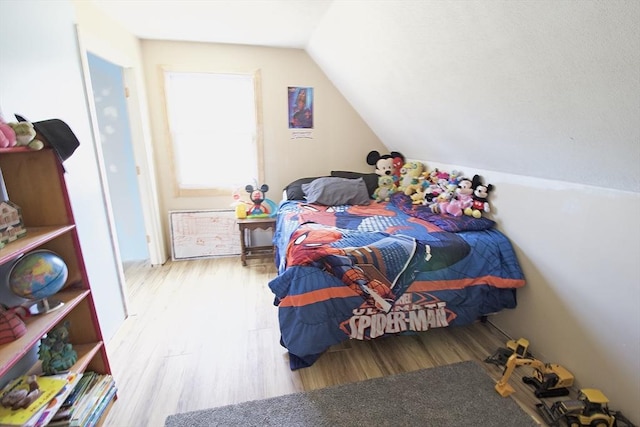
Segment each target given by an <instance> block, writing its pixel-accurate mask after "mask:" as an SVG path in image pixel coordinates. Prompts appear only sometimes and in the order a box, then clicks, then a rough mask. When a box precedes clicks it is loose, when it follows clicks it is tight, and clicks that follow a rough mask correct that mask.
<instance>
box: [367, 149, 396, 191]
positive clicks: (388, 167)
mask: <svg viewBox="0 0 640 427" xmlns="http://www.w3.org/2000/svg"><path fill="white" fill-rule="evenodd" d="M367 164H369V165H371V166H375V167H376V174H378V175H380V176H383V175H389V176H391V177H393V181H394V183H395V184H396V186H397V185H398V182H399V181H400V175H401V172H400V170H401V168H402V165H404V156H403V155H402V154H400V153H398V152H397V151H392V152H391V153H389V154H382V155H381V154H380V153H379V152H377V151H370V152H369V154H367Z"/></svg>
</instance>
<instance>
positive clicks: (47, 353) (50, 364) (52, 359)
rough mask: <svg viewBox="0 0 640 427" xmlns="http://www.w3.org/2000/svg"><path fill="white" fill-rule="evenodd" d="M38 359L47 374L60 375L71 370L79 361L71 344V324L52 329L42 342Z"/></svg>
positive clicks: (66, 323)
mask: <svg viewBox="0 0 640 427" xmlns="http://www.w3.org/2000/svg"><path fill="white" fill-rule="evenodd" d="M38 358H39V359H40V360H41V361H42V371H43V372H44V373H45V374H48V375H51V374H59V373H61V372H65V371H67V370H69V368H70V367H71V366H73V364H74V363H76V361H77V360H78V354H77V353H76V351H75V350H74V349H73V347H72V346H71V344H70V343H69V322H64V324H62V325H60V326H58V327H57V328H55V329H52V330H51V331H50V332H49V333H48V334H47V335H46V336H45V337H44V338H42V339H41V340H40V349H39V350H38Z"/></svg>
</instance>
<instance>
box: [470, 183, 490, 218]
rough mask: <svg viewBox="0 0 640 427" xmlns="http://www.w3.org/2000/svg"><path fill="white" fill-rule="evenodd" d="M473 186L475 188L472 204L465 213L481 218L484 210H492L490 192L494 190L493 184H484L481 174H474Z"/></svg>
mask: <svg viewBox="0 0 640 427" xmlns="http://www.w3.org/2000/svg"><path fill="white" fill-rule="evenodd" d="M471 186H472V188H473V196H472V198H473V201H472V204H471V206H470V207H468V208H466V209H465V210H464V213H465V215H469V216H472V217H474V218H480V217H482V213H483V212H491V207H490V206H489V201H488V198H489V192H491V190H493V185H491V184H484V183H483V182H482V178H481V177H480V175H474V176H473V179H472V183H471Z"/></svg>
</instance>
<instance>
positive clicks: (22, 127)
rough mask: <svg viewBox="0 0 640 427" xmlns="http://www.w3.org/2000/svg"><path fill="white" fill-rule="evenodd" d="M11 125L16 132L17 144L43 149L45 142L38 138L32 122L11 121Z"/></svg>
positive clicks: (33, 148)
mask: <svg viewBox="0 0 640 427" xmlns="http://www.w3.org/2000/svg"><path fill="white" fill-rule="evenodd" d="M8 125H9V126H11V128H12V129H13V131H14V132H15V133H16V146H18V147H29V148H31V149H32V150H41V149H42V148H43V147H44V143H43V142H42V141H40V140H39V139H36V130H35V129H34V127H33V125H32V124H31V123H30V122H10V123H8Z"/></svg>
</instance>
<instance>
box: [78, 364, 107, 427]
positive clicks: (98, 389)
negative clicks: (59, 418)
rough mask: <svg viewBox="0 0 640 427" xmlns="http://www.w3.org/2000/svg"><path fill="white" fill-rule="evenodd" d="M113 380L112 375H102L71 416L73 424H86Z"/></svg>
mask: <svg viewBox="0 0 640 427" xmlns="http://www.w3.org/2000/svg"><path fill="white" fill-rule="evenodd" d="M112 382H113V378H112V377H111V375H100V376H99V378H98V380H97V381H96V382H95V384H94V385H93V386H92V387H91V389H89V390H88V391H87V393H86V398H85V399H83V401H82V402H81V403H80V404H79V406H78V408H77V409H76V410H75V411H74V412H73V415H72V416H71V426H84V425H86V421H87V420H88V419H89V418H90V417H91V414H92V412H93V410H94V408H95V406H96V405H97V404H98V403H99V400H100V398H101V397H102V396H103V394H104V393H106V391H107V390H108V388H109V387H110V386H111V384H112Z"/></svg>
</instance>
